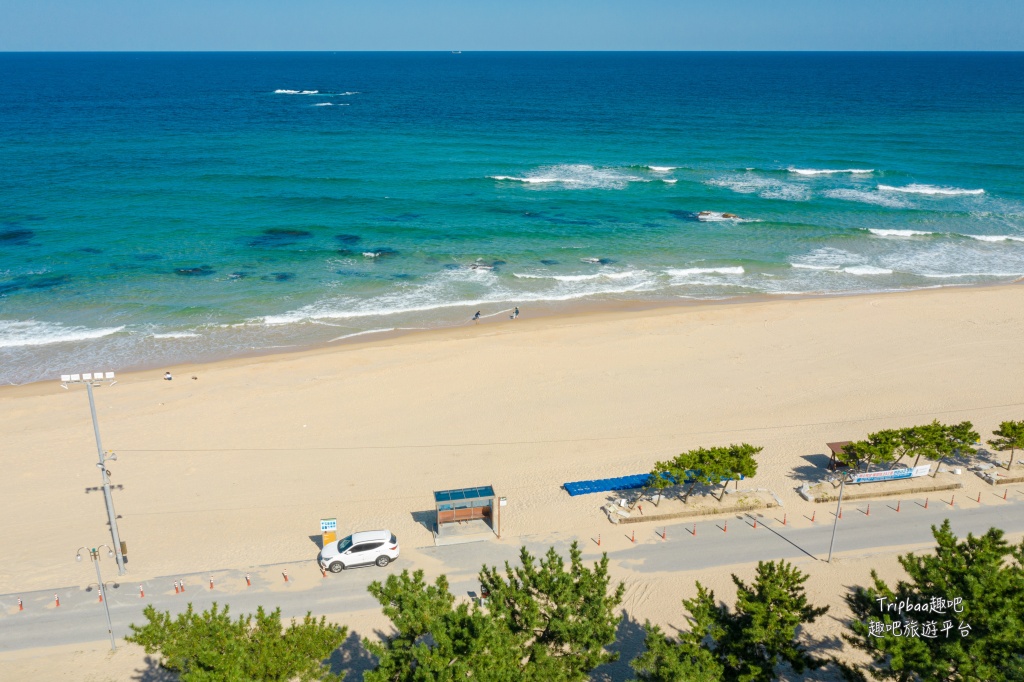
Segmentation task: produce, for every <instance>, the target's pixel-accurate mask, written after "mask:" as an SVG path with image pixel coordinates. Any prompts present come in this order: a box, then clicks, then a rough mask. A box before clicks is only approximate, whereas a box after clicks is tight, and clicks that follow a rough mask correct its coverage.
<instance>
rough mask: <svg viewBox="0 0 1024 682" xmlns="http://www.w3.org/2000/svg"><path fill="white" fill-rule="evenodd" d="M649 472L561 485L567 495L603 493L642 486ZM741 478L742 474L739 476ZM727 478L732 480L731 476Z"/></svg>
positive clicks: (664, 474) (687, 478) (688, 477)
mask: <svg viewBox="0 0 1024 682" xmlns="http://www.w3.org/2000/svg"><path fill="white" fill-rule="evenodd" d="M694 473H696V472H693V471H687V472H686V482H688V481H689V480H690V478H691V475H692V474H694ZM662 476H664V477H665V478H668V479H669V480H671V477H670V476H669V475H668V473H667V472H666V473H663V474H662ZM650 477H651V475H650V474H633V475H632V476H619V477H617V478H601V479H598V480H596V481H573V482H572V483H563V484H562V487H563V488H565V491H566V492H567V493H569V495H571V496H573V497H575V496H576V495H589V494H591V493H605V492H611V491H617V490H635V489H637V488H643V487H644V486H645V485H647V481H648V479H650ZM740 478H743V476H740ZM728 480H730V481H731V480H732V479H731V478H730V479H728Z"/></svg>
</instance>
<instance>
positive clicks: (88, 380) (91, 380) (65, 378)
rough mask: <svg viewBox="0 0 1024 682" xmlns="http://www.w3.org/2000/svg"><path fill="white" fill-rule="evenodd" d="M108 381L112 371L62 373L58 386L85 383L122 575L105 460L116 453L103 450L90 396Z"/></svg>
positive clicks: (112, 381)
mask: <svg viewBox="0 0 1024 682" xmlns="http://www.w3.org/2000/svg"><path fill="white" fill-rule="evenodd" d="M108 381H109V382H110V385H111V386H113V385H114V384H116V383H117V381H116V380H115V379H114V373H113V372H93V373H91V374H90V373H86V374H62V375H61V376H60V386H61V388H63V389H65V390H66V389H67V387H68V384H85V389H86V391H88V393H89V410H90V411H91V412H92V430H93V432H94V433H95V434H96V451H97V452H98V453H99V463H98V464H96V466H98V467H99V468H100V475H101V476H102V478H103V498H104V500H105V501H106V503H107V520H108V522H109V523H110V535H111V537H112V538H113V540H114V556H115V557H116V558H117V574H118V575H124V573H125V570H124V551H123V550H122V548H121V536H120V535H119V534H118V532H117V515H116V514H115V513H114V498H113V497H112V496H111V495H110V472H109V471H107V464H106V463H107V460H111V461H116V460H117V455H116V454H114V453H111V454H110V455H107V454H106V453H105V452H103V442H102V441H101V440H100V425H99V422H97V421H96V401H95V399H94V398H93V396H92V387H93V386H98V385H100V384H102V383H104V382H108Z"/></svg>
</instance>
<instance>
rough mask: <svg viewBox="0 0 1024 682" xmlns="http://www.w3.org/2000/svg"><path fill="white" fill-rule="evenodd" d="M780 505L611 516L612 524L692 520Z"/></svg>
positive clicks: (752, 504) (740, 506)
mask: <svg viewBox="0 0 1024 682" xmlns="http://www.w3.org/2000/svg"><path fill="white" fill-rule="evenodd" d="M778 506H779V505H777V504H775V503H774V502H763V501H760V500H758V501H757V502H750V503H748V504H737V505H734V506H732V507H712V508H710V509H694V510H692V511H682V512H675V513H672V514H647V515H644V516H630V517H628V518H626V517H623V518H618V516H617V515H616V514H611V515H609V519H610V520H611V522H612V523H645V522H647V521H671V520H674V519H691V518H697V517H700V516H715V515H716V514H732V513H735V512H744V511H751V510H752V509H771V508H772V507H778Z"/></svg>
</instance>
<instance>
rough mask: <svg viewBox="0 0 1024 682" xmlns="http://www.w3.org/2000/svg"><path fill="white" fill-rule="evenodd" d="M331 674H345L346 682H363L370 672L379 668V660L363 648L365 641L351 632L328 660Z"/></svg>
mask: <svg viewBox="0 0 1024 682" xmlns="http://www.w3.org/2000/svg"><path fill="white" fill-rule="evenodd" d="M327 664H328V665H329V666H330V667H331V672H332V673H334V674H335V675H338V674H341V673H344V675H345V676H344V677H343V678H342V679H343V680H344V682H361V681H362V679H363V675H364V674H365V673H366V671H368V670H373V669H374V668H375V667H377V658H376V657H375V656H374V655H373V654H371V653H370V652H369V651H367V650H366V649H365V648H364V647H363V640H362V639H361V638H360V637H359V635H358V634H356V633H355V632H349V633H348V637H346V638H345V641H344V642H342V643H341V646H340V647H338V648H337V649H335V650H334V653H332V654H331V657H330V658H329V659H327Z"/></svg>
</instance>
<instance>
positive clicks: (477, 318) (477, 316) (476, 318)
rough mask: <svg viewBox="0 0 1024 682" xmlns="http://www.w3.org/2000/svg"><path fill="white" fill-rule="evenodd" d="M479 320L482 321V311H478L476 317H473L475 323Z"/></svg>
mask: <svg viewBox="0 0 1024 682" xmlns="http://www.w3.org/2000/svg"><path fill="white" fill-rule="evenodd" d="M479 319H480V311H479V310H478V311H476V315H474V316H473V321H474V322H476V321H477V320H479Z"/></svg>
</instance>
